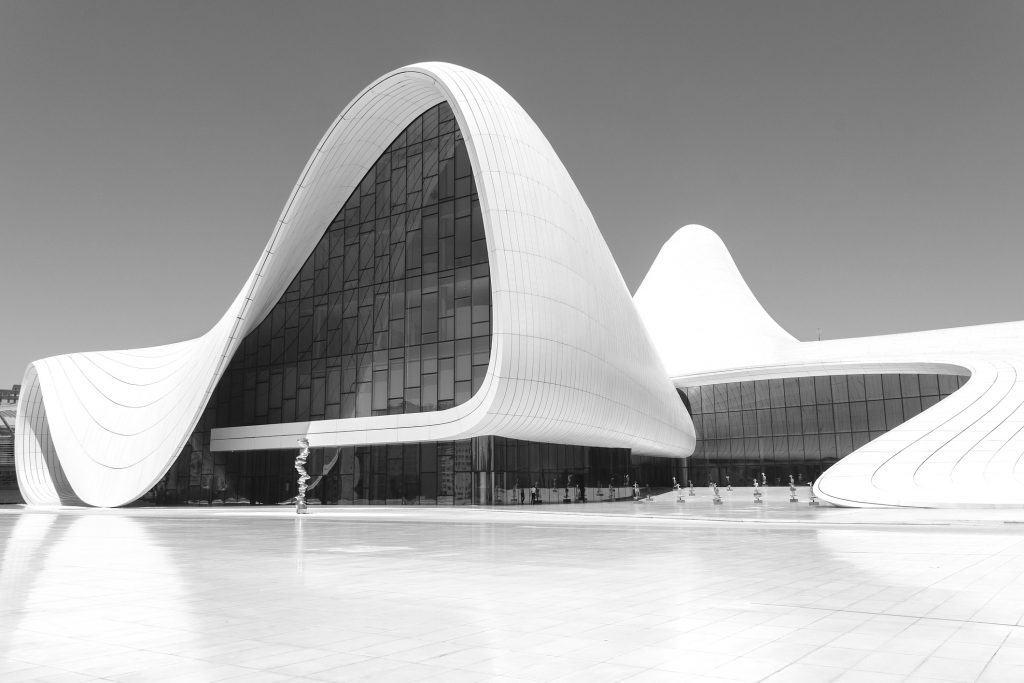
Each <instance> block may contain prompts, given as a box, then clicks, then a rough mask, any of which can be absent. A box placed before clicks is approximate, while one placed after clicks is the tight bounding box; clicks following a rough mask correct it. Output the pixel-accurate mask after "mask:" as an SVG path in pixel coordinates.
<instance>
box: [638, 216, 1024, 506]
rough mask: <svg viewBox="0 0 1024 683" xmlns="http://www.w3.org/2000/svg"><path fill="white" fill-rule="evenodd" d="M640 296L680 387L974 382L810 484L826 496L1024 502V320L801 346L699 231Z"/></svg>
mask: <svg viewBox="0 0 1024 683" xmlns="http://www.w3.org/2000/svg"><path fill="white" fill-rule="evenodd" d="M636 298H637V307H638V309H639V310H640V313H641V315H642V317H643V318H644V322H645V324H646V325H647V327H648V329H649V330H650V332H651V335H652V337H653V338H654V341H655V344H656V346H657V347H658V350H659V352H660V353H661V354H662V358H663V360H664V362H665V364H666V366H667V367H668V371H669V375H670V376H671V377H672V380H673V382H674V383H675V385H676V386H677V387H687V386H698V385H704V384H717V383H722V382H735V381H742V380H755V379H768V378H777V377H799V376H814V375H841V374H857V373H885V372H909V373H945V374H956V375H969V376H970V380H969V381H968V382H967V383H966V384H965V385H964V386H963V387H962V388H961V389H959V390H958V391H956V392H955V393H954V394H952V395H951V396H949V397H948V398H945V399H943V400H942V401H940V402H939V403H937V404H936V405H934V406H932V407H931V408H929V409H927V410H925V411H924V412H922V413H920V414H919V415H917V416H915V417H913V418H911V419H910V420H907V421H906V422H904V423H903V424H901V425H900V426H898V427H896V428H895V429H893V430H891V431H889V432H887V433H886V434H884V435H882V436H880V437H879V438H877V439H874V440H873V441H871V442H869V443H868V444H866V445H865V446H863V447H862V448H859V449H857V450H856V451H854V452H853V453H851V454H850V455H847V456H846V457H844V458H842V459H841V460H840V461H839V462H838V463H836V464H835V465H833V466H832V467H831V468H829V469H828V470H827V471H826V472H825V473H824V474H823V475H822V476H821V477H820V478H819V479H818V481H817V482H816V483H815V490H816V492H817V493H818V495H819V496H821V497H822V498H823V499H825V500H827V501H830V502H833V503H835V504H838V505H846V506H873V505H896V506H918V507H952V506H989V505H1014V506H1020V505H1024V381H1022V380H1021V379H1020V378H1024V322H1015V323H1002V324H994V325H979V326H973V327H961V328H954V329H947V330H932V331H928V332H914V333H907V334H893V335H884V336H876V337H861V338H854V339H837V340H828V341H818V342H800V341H797V340H796V339H794V338H793V337H791V336H789V335H788V334H787V333H786V332H784V331H783V330H782V328H781V327H779V325H778V324H777V323H775V321H774V320H772V319H771V317H770V316H769V315H768V314H767V313H766V312H765V311H764V309H763V308H762V307H761V306H760V304H758V303H757V301H756V300H755V299H754V296H753V294H752V293H751V292H750V289H749V288H748V287H747V285H746V283H745V282H744V281H743V278H742V276H741V275H740V274H739V270H738V269H737V268H736V266H735V264H734V263H733V261H732V258H731V256H730V255H729V253H728V250H726V248H725V246H724V245H723V244H722V242H721V240H720V239H718V238H717V236H715V235H714V234H713V233H712V232H711V231H710V230H708V229H707V228H703V227H700V226H687V227H685V228H682V229H680V230H679V231H678V232H677V233H676V234H675V236H673V237H672V239H671V240H669V243H668V244H666V246H665V248H664V249H662V251H661V253H660V254H659V255H658V259H657V260H656V261H655V263H654V265H653V266H652V267H651V272H650V274H648V276H647V279H645V280H644V283H643V285H641V288H640V290H638V291H637V294H636ZM691 313H692V315H693V317H692V318H690V317H689V314H691ZM684 315H686V316H687V317H685V318H684ZM666 318H673V320H668V321H667V320H666ZM688 320H692V323H690V324H692V326H689V325H688V323H687V321H688ZM730 335H733V336H732V338H730Z"/></svg>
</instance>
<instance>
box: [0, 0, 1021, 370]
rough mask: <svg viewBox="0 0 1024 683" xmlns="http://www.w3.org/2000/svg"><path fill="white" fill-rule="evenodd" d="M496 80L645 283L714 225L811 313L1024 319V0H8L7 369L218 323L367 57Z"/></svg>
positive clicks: (828, 325)
mask: <svg viewBox="0 0 1024 683" xmlns="http://www.w3.org/2000/svg"><path fill="white" fill-rule="evenodd" d="M426 60H443V61H450V62H454V63H457V64H461V65H463V66H466V67H469V68H472V69H475V70H477V71H479V72H481V73H483V74H486V75H487V76H489V77H491V78H492V79H494V80H495V81H497V82H498V83H499V84H500V85H501V86H502V87H504V88H505V89H506V90H508V92H509V93H510V94H511V95H512V96H513V97H514V98H516V99H517V100H518V101H519V103H520V104H522V106H523V107H524V108H525V109H526V110H527V111H528V112H529V113H530V115H531V116H532V117H533V118H534V120H535V121H536V122H537V124H538V125H539V126H540V128H541V130H543V131H544V133H545V135H547V137H548V139H549V140H550V141H551V143H552V145H554V147H555V150H556V151H557V152H558V154H559V155H560V157H561V159H562V161H563V162H564V163H565V165H566V167H567V168H568V169H569V173H570V174H571V175H572V176H573V178H574V179H575V181H576V183H577V185H578V186H579V188H580V190H581V192H582V193H583V196H584V198H585V199H586V201H587V202H588V204H589V205H590V208H591V210H592V211H593V213H594V215H595V217H596V218H597V222H598V224H599V225H600V226H601V230H602V232H603V233H604V236H605V239H606V240H607V241H608V244H609V246H610V247H611V249H612V252H613V253H614V255H615V258H616V260H617V261H618V263H619V267H620V269H621V270H622V273H623V276H624V277H625V279H626V282H627V283H628V284H629V286H630V288H631V290H633V289H635V288H636V286H637V285H638V284H639V283H640V280H641V279H642V278H643V275H644V273H645V272H646V270H647V268H648V266H649V265H650V263H651V261H652V260H653V259H654V257H655V255H656V254H657V252H658V249H659V248H660V246H661V244H662V243H663V242H664V241H665V240H666V239H667V238H668V237H669V236H670V235H671V234H672V232H673V231H674V230H675V229H676V228H678V227H679V226H681V225H685V224H687V223H701V224H704V225H707V226H708V227H710V228H712V229H713V230H715V231H716V232H717V233H718V234H719V235H721V236H722V238H723V239H724V240H725V242H726V244H727V245H728V247H729V249H730V250H731V251H732V254H733V256H734V257H735V259H736V261H737V263H738V264H739V267H740V270H741V271H742V272H743V273H744V275H745V277H746V278H747V281H748V283H749V284H750V285H751V287H752V288H753V290H754V292H755V293H756V294H757V296H758V297H759V299H760V300H761V302H762V303H763V304H764V305H765V307H766V308H767V309H768V311H769V312H770V313H771V314H772V315H773V316H774V317H775V318H776V319H777V320H778V321H779V322H780V323H781V324H782V325H783V326H784V327H785V328H786V329H788V330H789V331H790V332H792V333H793V334H794V335H796V336H797V337H799V338H801V339H813V338H815V336H816V329H817V328H818V327H820V328H822V329H823V337H825V338H835V337H846V336H860V335H866V334H880V333H886V332H898V331H908V330H918V329H931V328H937V327H949V326H957V325H968V324H974V323H984V322H996V321H1005V320H1018V319H1024V305H1022V303H1021V289H1022V285H1024V270H1022V268H1021V266H1020V263H1021V254H1022V253H1024V249H1022V248H1024V230H1022V226H1021V219H1022V217H1024V192H1022V187H1024V4H1022V3H1019V2H1017V3H998V2H956V3H947V2H939V1H935V0H928V1H925V2H892V1H889V0H885V1H880V2H867V1H859V2H842V3H830V2H824V1H821V0H816V1H813V2H727V1H723V0H714V1H713V2H680V1H674V2H666V3H656V2H629V3H626V2H620V3H601V2H595V1H594V0H587V1H586V2H576V3H573V2H558V3H551V2H539V3H530V2H507V1H505V2H497V3H493V4H492V3H485V2H480V1H474V2H411V3H389V2H379V1H374V2H368V1H366V0H363V1H361V2H353V3H338V2H334V3H314V2H295V1H290V2H287V3H286V2H276V3H260V2H213V3H205V2H204V3H186V2H167V1H166V0H165V1H162V2H157V3H146V2H140V1H138V0H132V1H131V2H66V3H55V2H45V1H40V0H30V1H25V2H11V1H9V0H5V1H0V206H2V207H3V212H2V217H0V221H2V222H0V274H2V276H3V278H4V282H5V287H4V292H5V293H6V294H7V296H6V298H5V301H4V311H3V313H4V317H3V322H2V323H0V328H2V330H3V333H2V334H0V387H2V386H9V385H10V384H11V383H15V382H19V381H20V380H21V375H22V372H23V370H24V368H25V366H26V364H27V363H28V362H29V361H31V360H33V359H36V358H41V357H44V356H49V355H54V354H58V353H67V352H72V351H86V350H102V349H115V348H133V347H139V346H151V345H155V344H162V343H168V342H172V341H180V340H183V339H188V338H191V337H194V336H197V335H200V334H202V333H203V332H205V331H206V330H207V329H208V328H209V327H210V326H211V325H212V324H213V323H214V322H215V321H216V320H217V318H218V317H219V316H220V315H221V313H222V312H223V311H224V310H225V309H226V307H227V306H228V304H229V303H230V301H231V299H232V298H233V297H234V295H235V294H236V293H237V291H238V290H239V288H240V287H241V286H242V284H243V282H244V280H245V278H246V276H247V275H248V273H249V271H250V270H251V268H252V267H253V265H254V264H255V262H256V258H257V256H258V255H259V252H260V250H261V249H262V247H263V245H264V244H265V243H266V240H267V238H268V237H269V234H270V230H271V228H272V227H273V225H274V223H275V221H276V219H277V217H278V215H279V213H280V211H281V207H282V205H283V204H284V201H285V199H286V198H287V196H288V194H289V192H290V191H291V188H292V186H293V184H294V182H295V180H296V178H297V176H298V174H299V172H300V171H301V169H302V167H303V165H304V164H305V162H306V159H307V158H308V156H309V154H310V152H311V151H312V149H313V146H314V145H315V144H316V143H317V142H318V141H319V139H320V137H321V135H322V134H323V132H324V130H325V129H326V127H327V126H328V125H329V124H330V123H331V121H332V120H333V119H334V117H335V116H336V115H337V113H338V112H339V111H340V110H341V109H342V107H344V106H345V104H347V103H348V101H349V100H350V99H351V98H352V97H354V96H355V95H356V94H357V93H358V92H359V91H360V90H361V89H362V88H363V87H364V86H365V85H367V84H368V83H369V82H370V81H372V80H373V79H374V78H376V77H377V76H379V75H381V74H383V73H385V72H387V71H390V70H391V69H394V68H397V67H400V66H402V65H404V64H409V63H412V62H417V61H426Z"/></svg>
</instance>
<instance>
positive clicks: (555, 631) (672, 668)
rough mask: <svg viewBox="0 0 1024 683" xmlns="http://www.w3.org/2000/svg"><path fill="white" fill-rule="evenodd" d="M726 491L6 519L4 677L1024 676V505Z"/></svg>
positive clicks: (2, 522) (1, 597) (19, 513)
mask: <svg viewBox="0 0 1024 683" xmlns="http://www.w3.org/2000/svg"><path fill="white" fill-rule="evenodd" d="M723 495H725V497H726V502H725V504H724V505H722V506H713V505H711V503H710V497H709V495H708V492H707V490H700V489H698V496H697V497H696V498H688V502H687V503H682V504H681V503H677V502H676V501H675V497H674V496H672V495H667V496H661V497H660V498H659V499H658V500H657V501H656V502H654V503H649V504H634V503H628V502H623V503H602V504H590V505H572V506H568V505H566V506H541V507H531V506H526V507H524V508H506V509H495V510H490V509H474V508H459V509H429V508H419V509H417V508H378V507H374V508H366V507H361V508H314V509H313V510H312V514H311V515H309V516H307V517H304V518H298V517H296V516H295V515H294V514H292V513H291V511H290V510H288V509H285V508H254V509H249V508H228V507H223V508H222V507H213V508H177V509H131V510H112V511H111V510H60V511H42V512H40V511H25V510H20V509H16V508H0V544H2V546H0V547H2V552H0V681H3V682H4V683H13V682H16V681H87V680H106V681H124V682H134V681H189V682H195V681H229V680H234V681H289V680H298V681H353V680H361V679H365V680H374V681H414V680H415V681H419V680H444V681H484V680H486V681H492V680H541V681H550V680H560V681H572V680H580V681H619V680H632V679H636V680H639V679H643V680H645V681H650V680H655V681H657V680H673V681H678V680H687V681H693V680H697V681H700V680H706V681H814V682H818V681H844V682H846V681H873V682H874V681H917V682H924V681H975V680H981V681H1024V524H1020V522H1024V510H1012V511H998V510H975V511H952V510H947V511H899V510H840V509H835V508H820V509H816V508H809V507H808V506H806V505H805V504H799V505H796V504H789V503H788V502H787V500H786V498H787V497H786V495H785V492H784V491H782V490H779V489H772V490H770V491H769V503H768V504H767V505H764V506H754V505H753V503H752V502H749V501H747V500H746V499H747V498H748V497H749V498H751V500H752V497H751V496H750V489H737V490H736V491H734V492H732V494H727V493H726V492H725V491H723ZM804 495H805V491H802V492H801V497H804Z"/></svg>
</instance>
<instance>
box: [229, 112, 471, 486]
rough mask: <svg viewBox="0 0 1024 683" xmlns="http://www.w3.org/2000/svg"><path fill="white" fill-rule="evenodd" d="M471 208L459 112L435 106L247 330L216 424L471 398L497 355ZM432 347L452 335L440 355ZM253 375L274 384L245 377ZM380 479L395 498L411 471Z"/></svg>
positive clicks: (373, 411) (436, 405)
mask: <svg viewBox="0 0 1024 683" xmlns="http://www.w3.org/2000/svg"><path fill="white" fill-rule="evenodd" d="M444 110H447V113H445V111H444ZM439 178H440V180H439ZM456 180H458V181H459V182H460V183H461V184H460V185H459V188H460V189H461V190H462V191H461V194H459V196H458V198H456V197H455V195H456V193H457V192H456ZM477 205H478V198H477V193H476V187H475V183H474V180H473V174H472V173H471V170H470V162H469V156H468V154H467V153H466V150H465V143H464V142H463V141H462V136H461V133H460V132H459V130H458V126H457V124H456V123H455V119H454V116H452V114H451V112H450V108H448V107H447V105H437V106H435V107H432V108H431V109H430V110H428V111H427V112H425V113H424V114H423V115H421V116H420V117H418V118H417V119H416V120H415V121H413V122H412V123H411V124H410V125H409V126H408V127H407V128H406V129H405V131H403V132H402V134H401V135H399V136H398V137H397V138H396V139H395V141H394V142H393V143H392V145H391V146H390V147H389V148H388V149H387V150H386V151H385V152H384V153H383V154H382V155H381V156H380V158H379V159H378V160H377V162H376V163H375V164H374V166H373V168H371V169H370V170H369V171H368V172H367V173H366V175H365V176H364V178H363V180H362V181H361V182H360V183H359V186H358V187H357V188H356V189H355V190H354V191H353V193H352V195H351V197H350V198H349V199H348V201H347V202H346V203H345V205H344V207H343V208H342V209H341V210H340V211H339V212H338V214H337V215H336V216H335V217H334V219H333V220H332V221H331V222H330V224H329V225H328V226H327V228H326V230H325V233H324V235H323V237H322V239H321V240H320V242H319V243H318V244H317V246H316V247H315V248H314V249H313V253H312V254H310V256H309V258H308V259H307V261H306V263H305V264H303V266H302V268H300V269H299V273H298V274H297V275H296V276H295V279H294V281H293V282H292V283H291V285H289V287H288V288H287V290H286V291H285V294H284V295H283V296H282V297H281V300H280V301H279V302H278V304H277V305H276V306H275V307H274V308H273V309H272V310H271V311H270V313H268V314H267V316H266V318H265V319H264V320H263V322H262V323H260V325H259V326H258V327H257V328H256V329H255V330H254V331H253V332H252V333H251V334H250V335H249V336H248V337H247V338H246V339H245V341H244V342H243V344H242V345H241V347H240V350H239V352H238V353H236V354H235V357H234V359H233V360H232V362H231V365H230V368H229V371H228V372H227V373H225V375H224V377H223V379H222V380H221V382H220V385H219V386H218V388H217V391H216V394H215V396H217V403H216V404H214V403H212V402H211V405H217V406H219V405H225V406H229V409H228V410H223V411H218V412H217V416H216V423H217V425H218V426H222V427H227V426H239V425H248V424H265V423H273V422H292V421H302V420H316V419H324V418H325V417H342V418H349V417H363V416H368V415H384V414H394V413H409V412H419V411H427V410H438V409H443V408H450V407H452V406H454V405H458V404H459V403H462V402H464V401H466V400H468V399H469V397H470V396H471V395H472V393H473V390H474V389H475V388H476V387H479V386H480V384H481V383H482V381H483V376H484V374H485V373H486V368H487V364H488V362H489V360H490V321H491V296H490V294H491V292H490V271H489V267H488V264H487V260H486V248H484V250H483V253H484V255H485V256H484V258H483V259H480V260H477V261H475V262H473V261H472V259H471V256H472V252H471V249H470V243H471V242H472V241H473V239H474V237H475V238H476V239H479V240H480V241H481V243H483V225H482V222H481V223H480V226H479V229H478V233H477V234H475V235H474V233H473V226H472V220H473V218H472V217H473V215H474V208H473V207H474V206H477ZM476 213H479V209H478V208H477V209H476ZM437 342H447V345H445V346H444V347H443V348H442V349H441V353H440V355H439V354H438V346H437ZM453 342H454V344H455V346H453ZM456 346H457V348H458V349H459V350H460V351H459V353H458V354H457V355H456V354H455V352H454V348H455V347H456ZM439 358H440V360H439ZM311 363H312V365H311ZM328 366H329V367H331V368H333V370H332V371H330V372H328V371H327V367H328ZM236 371H237V372H236ZM257 371H258V372H259V373H262V374H261V375H260V376H261V377H264V378H266V379H265V380H263V381H260V382H259V383H252V384H251V386H250V385H249V384H248V382H249V380H248V377H249V373H251V372H257ZM254 376H255V375H254ZM239 378H241V379H239ZM282 378H283V381H282ZM296 379H297V382H296ZM237 382H243V383H246V384H239V385H238V386H237V387H236V386H235V384H236V383H237ZM264 382H266V383H264ZM236 396H237V398H236ZM221 398H223V400H221ZM378 474H379V475H380V476H381V477H382V482H384V483H382V484H380V485H381V486H385V487H386V488H388V487H389V488H388V490H389V492H390V493H394V492H395V491H397V490H399V489H403V487H407V485H406V483H403V482H404V478H403V477H404V475H401V474H396V475H395V476H392V475H391V474H390V473H388V472H380V473H378Z"/></svg>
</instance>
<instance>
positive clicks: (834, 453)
mask: <svg viewBox="0 0 1024 683" xmlns="http://www.w3.org/2000/svg"><path fill="white" fill-rule="evenodd" d="M966 381H967V378H966V377H959V376H954V375H916V374H872V375H833V376H826V377H799V378H785V379H770V380H757V381H749V382H731V383H726V384H712V385H706V386H698V387H688V388H686V389H685V401H684V403H685V404H686V406H687V409H688V410H689V411H690V413H691V417H692V418H693V424H694V428H695V429H696V431H697V446H696V450H695V451H694V454H693V456H691V457H690V458H689V459H688V461H687V466H688V475H687V476H688V478H692V479H693V481H694V484H700V485H707V484H709V483H710V482H716V481H717V482H719V483H722V484H724V483H725V482H726V477H727V476H728V477H729V478H730V479H731V481H732V483H733V484H734V485H737V484H739V485H744V486H750V485H751V483H752V482H753V479H754V477H757V478H758V481H760V477H761V473H762V472H764V473H765V475H766V477H767V479H768V484H769V485H774V486H780V485H784V484H788V482H789V475H791V474H792V475H793V477H794V478H795V479H796V480H797V482H798V483H809V482H811V481H813V480H814V479H817V478H818V477H819V476H820V475H821V473H822V472H824V471H825V470H826V469H828V468H829V467H831V466H832V465H833V464H834V463H835V462H836V461H838V460H839V459H840V458H842V457H844V456H846V455H849V454H850V453H852V452H853V451H854V450H856V449H858V448H860V447H861V446H863V445H865V444H866V443H868V442H869V441H871V440H872V439H874V438H877V437H878V436H881V435H882V434H884V433H885V432H887V431H889V430H891V429H893V428H895V427H897V426H899V425H900V424H902V423H903V422H905V421H906V420H909V419H910V418H912V417H914V416H915V415H917V414H918V413H920V412H921V411H923V410H926V409H928V408H930V407H931V406H933V405H935V404H936V403H938V402H939V401H940V400H942V399H943V398H945V397H947V396H949V395H950V394H952V393H953V392H954V391H956V390H957V389H959V388H960V387H961V386H963V384H964V382H966Z"/></svg>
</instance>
